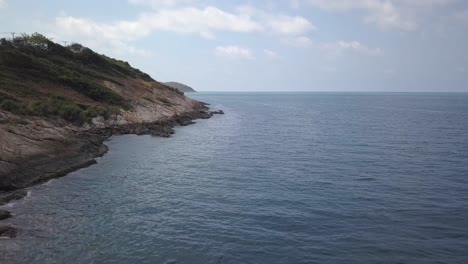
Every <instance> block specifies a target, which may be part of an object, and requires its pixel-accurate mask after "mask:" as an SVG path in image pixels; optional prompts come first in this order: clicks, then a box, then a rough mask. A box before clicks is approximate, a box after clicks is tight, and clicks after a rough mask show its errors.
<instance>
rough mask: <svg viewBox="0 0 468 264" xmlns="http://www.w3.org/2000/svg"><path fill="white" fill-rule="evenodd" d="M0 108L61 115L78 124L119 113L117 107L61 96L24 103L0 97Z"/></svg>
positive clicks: (34, 114)
mask: <svg viewBox="0 0 468 264" xmlns="http://www.w3.org/2000/svg"><path fill="white" fill-rule="evenodd" d="M0 109H2V110H5V111H9V112H12V113H14V114H19V115H32V116H45V117H60V118H63V119H65V120H67V121H70V122H73V123H75V124H78V125H82V124H84V123H90V122H91V119H92V118H94V117H97V116H102V117H103V118H104V119H108V118H109V117H111V116H112V115H114V114H118V113H119V108H117V107H101V106H90V105H86V104H78V103H75V102H72V101H69V100H67V99H66V98H63V97H59V96H54V97H52V98H50V99H47V100H45V101H37V102H34V103H31V104H24V103H21V102H18V101H14V100H11V99H0Z"/></svg>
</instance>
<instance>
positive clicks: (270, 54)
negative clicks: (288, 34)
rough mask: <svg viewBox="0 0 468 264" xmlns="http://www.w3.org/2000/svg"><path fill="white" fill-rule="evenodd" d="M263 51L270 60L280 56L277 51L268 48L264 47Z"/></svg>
mask: <svg viewBox="0 0 468 264" xmlns="http://www.w3.org/2000/svg"><path fill="white" fill-rule="evenodd" d="M263 53H265V56H267V58H269V59H272V60H277V59H280V58H281V56H280V55H278V53H276V52H274V51H272V50H269V49H264V50H263Z"/></svg>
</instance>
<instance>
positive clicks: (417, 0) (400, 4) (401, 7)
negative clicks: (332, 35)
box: [291, 0, 458, 31]
mask: <svg viewBox="0 0 468 264" xmlns="http://www.w3.org/2000/svg"><path fill="white" fill-rule="evenodd" d="M457 1H458V0H292V2H291V3H293V4H296V5H298V3H303V4H308V5H312V6H315V7H318V8H321V9H324V10H327V11H332V12H346V11H351V10H365V11H366V12H367V15H366V16H365V18H364V21H365V22H366V23H369V24H373V25H376V26H378V27H380V28H382V29H398V30H405V31H409V30H414V29H416V28H417V27H418V23H417V22H416V21H417V16H416V15H415V12H416V13H417V12H418V11H421V8H436V7H439V6H444V5H449V4H452V3H454V2H457Z"/></svg>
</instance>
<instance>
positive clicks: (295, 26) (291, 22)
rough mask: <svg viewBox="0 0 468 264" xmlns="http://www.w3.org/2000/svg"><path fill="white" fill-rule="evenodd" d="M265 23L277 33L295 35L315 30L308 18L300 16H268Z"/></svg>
mask: <svg viewBox="0 0 468 264" xmlns="http://www.w3.org/2000/svg"><path fill="white" fill-rule="evenodd" d="M267 23H268V24H269V26H270V27H271V29H272V30H273V31H274V32H276V33H279V34H293V35H297V34H305V33H307V32H310V31H314V30H316V27H315V26H314V25H312V23H310V22H309V20H307V19H305V18H303V17H300V16H295V17H292V16H285V15H276V16H269V18H268V19H267Z"/></svg>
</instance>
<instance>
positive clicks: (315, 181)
mask: <svg viewBox="0 0 468 264" xmlns="http://www.w3.org/2000/svg"><path fill="white" fill-rule="evenodd" d="M191 96H192V97H194V98H196V99H199V100H202V101H205V102H208V103H211V106H212V108H215V109H223V110H224V111H225V112H226V114H225V115H223V116H215V117H213V118H212V119H209V120H199V121H197V124H195V125H192V126H188V127H181V128H177V133H176V134H175V135H174V136H173V137H172V138H169V139H167V138H158V137H151V136H132V135H128V136H119V137H113V138H112V139H111V140H110V141H109V142H107V144H108V146H109V147H110V152H109V153H108V154H107V155H105V156H104V157H103V158H100V159H99V160H98V164H97V165H94V166H91V167H89V168H86V169H82V170H79V171H77V172H74V173H71V174H69V175H68V176H66V177H64V178H60V179H55V180H52V181H50V182H48V183H45V184H42V185H39V186H35V187H32V188H30V195H29V196H28V197H27V198H25V199H23V200H21V201H19V202H16V203H13V204H10V205H7V206H6V209H8V210H11V211H12V212H14V213H15V214H16V216H15V217H14V218H12V219H10V220H8V222H9V223H11V224H12V225H15V226H17V227H19V228H20V231H19V236H18V237H17V238H16V239H13V240H0V262H1V263H468V94H442V93H414V94H412V93H200V94H194V95H191Z"/></svg>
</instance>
